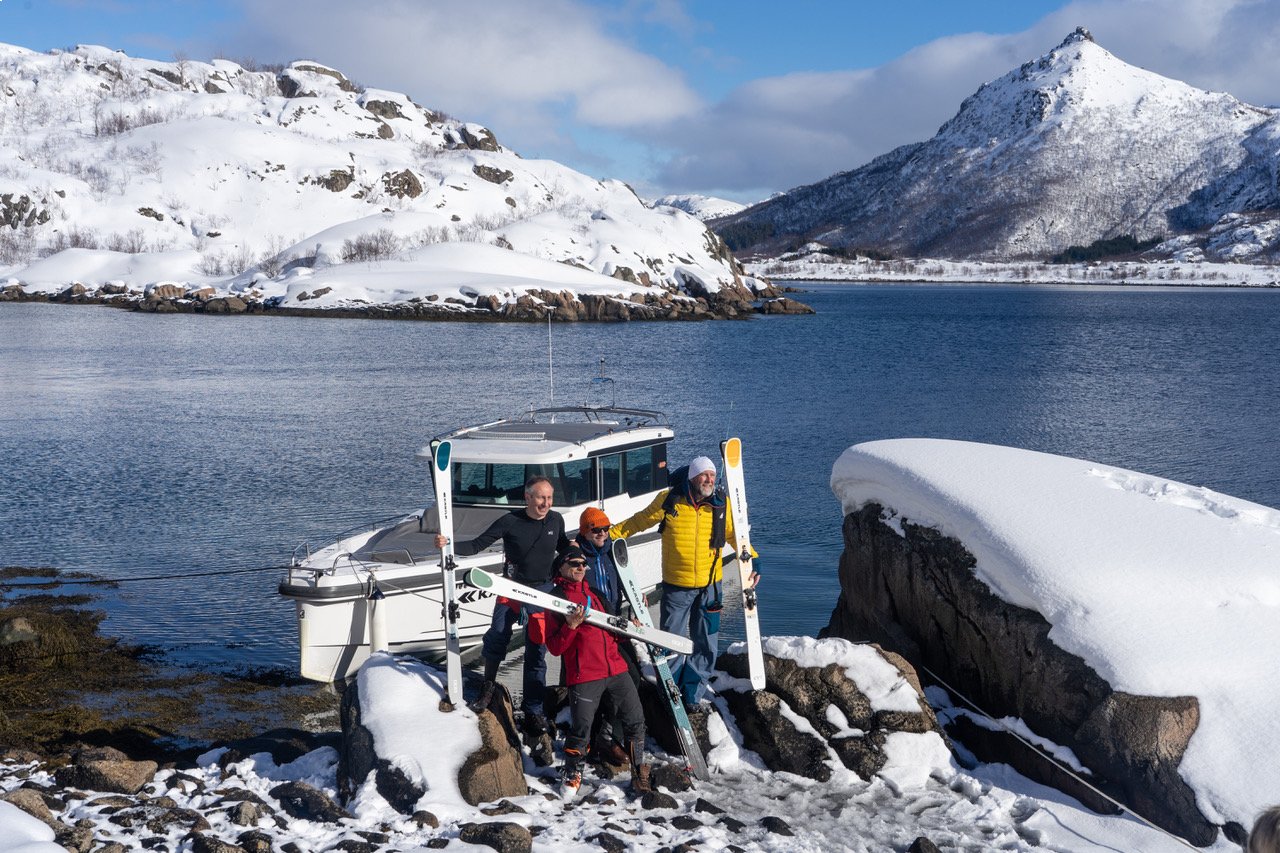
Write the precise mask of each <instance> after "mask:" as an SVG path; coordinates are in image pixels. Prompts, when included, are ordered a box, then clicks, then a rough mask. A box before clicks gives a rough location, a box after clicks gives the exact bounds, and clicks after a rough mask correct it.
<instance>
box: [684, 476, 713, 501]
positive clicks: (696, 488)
mask: <svg viewBox="0 0 1280 853" xmlns="http://www.w3.org/2000/svg"><path fill="white" fill-rule="evenodd" d="M689 485H690V487H692V490H693V494H694V496H695V497H699V498H709V497H711V496H712V495H713V494H714V493H715V490H716V472H715V471H703V472H702V473H701V474H699V475H698V476H696V477H692V478H690V480H689Z"/></svg>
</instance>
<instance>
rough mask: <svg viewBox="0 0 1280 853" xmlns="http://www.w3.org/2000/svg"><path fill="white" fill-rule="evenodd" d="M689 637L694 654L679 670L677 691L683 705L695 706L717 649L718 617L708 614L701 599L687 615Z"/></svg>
mask: <svg viewBox="0 0 1280 853" xmlns="http://www.w3.org/2000/svg"><path fill="white" fill-rule="evenodd" d="M689 638H690V639H691V640H693V654H691V655H689V657H688V658H687V659H686V661H685V666H684V669H683V670H681V678H680V689H681V693H682V694H683V695H684V700H685V704H688V705H696V704H697V703H698V702H699V701H700V700H701V699H702V697H703V695H704V694H705V693H706V691H707V682H708V681H709V680H710V679H711V673H712V672H713V671H714V670H715V663H716V653H717V652H718V651H719V648H720V614H719V613H707V612H706V611H705V610H704V609H703V607H702V599H701V598H700V599H699V600H698V602H697V603H696V605H695V606H694V608H693V609H692V612H691V613H690V615H689Z"/></svg>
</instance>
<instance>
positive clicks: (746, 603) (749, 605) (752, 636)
mask: <svg viewBox="0 0 1280 853" xmlns="http://www.w3.org/2000/svg"><path fill="white" fill-rule="evenodd" d="M720 454H721V456H723V457H724V485H725V491H726V492H727V493H728V496H729V511H730V512H731V513H733V535H734V538H735V539H737V544H738V555H737V557H738V575H739V577H740V578H741V579H742V622H743V626H744V627H745V628H746V635H747V666H748V668H749V670H750V673H751V689H752V690H763V689H764V686H765V677H764V649H763V648H761V645H760V611H759V609H758V608H757V606H756V605H757V603H758V602H757V600H756V588H755V586H754V584H752V582H751V575H752V574H753V573H754V571H755V569H754V567H753V565H752V557H751V522H749V521H748V520H747V487H746V484H745V482H744V481H743V477H742V440H741V439H739V438H736V437H735V438H730V439H728V440H727V441H724V442H721V444H720Z"/></svg>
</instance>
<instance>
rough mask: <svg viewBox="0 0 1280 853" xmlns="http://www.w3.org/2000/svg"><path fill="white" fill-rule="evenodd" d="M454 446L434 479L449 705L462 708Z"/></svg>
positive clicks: (440, 457) (439, 452) (439, 460)
mask: <svg viewBox="0 0 1280 853" xmlns="http://www.w3.org/2000/svg"><path fill="white" fill-rule="evenodd" d="M452 452H453V444H452V443H451V442H448V441H442V442H440V443H439V444H437V445H436V449H435V453H434V454H433V455H432V464H433V468H432V472H431V473H432V475H433V477H432V479H434V480H435V483H436V512H437V513H438V514H439V516H440V534H441V535H442V536H444V537H445V539H446V541H445V545H444V547H443V548H441V549H440V586H441V590H442V591H441V595H440V603H441V606H442V607H443V608H444V648H445V670H446V674H447V675H448V683H449V701H450V702H451V703H453V706H454V707H455V708H460V707H462V644H461V643H460V642H459V640H458V581H457V578H456V576H455V575H456V571H455V570H456V569H457V566H458V564H457V562H456V561H455V560H454V557H453V469H452V467H451V465H450V464H449V456H450V454H451V453H452Z"/></svg>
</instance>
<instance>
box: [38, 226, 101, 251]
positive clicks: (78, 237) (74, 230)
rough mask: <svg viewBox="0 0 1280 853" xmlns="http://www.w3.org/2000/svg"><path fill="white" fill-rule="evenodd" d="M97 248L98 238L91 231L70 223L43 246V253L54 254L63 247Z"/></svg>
mask: <svg viewBox="0 0 1280 853" xmlns="http://www.w3.org/2000/svg"><path fill="white" fill-rule="evenodd" d="M96 248H98V238H97V237H95V236H94V235H93V232H92V231H85V230H82V229H81V228H80V227H79V226H78V225H72V226H71V227H70V228H64V229H63V230H61V231H59V232H58V233H56V234H54V235H53V238H52V239H50V240H49V243H48V245H46V246H45V250H44V254H45V255H46V256H48V255H56V254H58V253H59V252H61V251H63V250H64V249H96Z"/></svg>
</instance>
